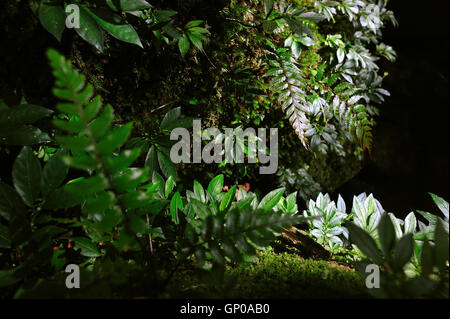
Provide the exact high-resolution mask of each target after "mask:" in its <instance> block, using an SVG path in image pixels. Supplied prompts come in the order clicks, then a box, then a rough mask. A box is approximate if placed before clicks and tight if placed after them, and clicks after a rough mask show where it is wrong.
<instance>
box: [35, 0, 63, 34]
mask: <svg viewBox="0 0 450 319" xmlns="http://www.w3.org/2000/svg"><path fill="white" fill-rule="evenodd" d="M51 2H52V1H51V0H44V1H41V5H40V6H39V21H41V24H42V26H43V27H44V28H45V30H47V31H48V32H50V33H51V34H52V35H53V36H54V37H55V38H56V39H57V40H58V41H59V42H61V37H62V33H63V31H64V29H65V27H66V14H65V12H64V9H63V7H62V6H60V5H57V4H56V5H55V4H53V5H50V3H51Z"/></svg>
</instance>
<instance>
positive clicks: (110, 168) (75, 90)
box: [48, 50, 152, 214]
mask: <svg viewBox="0 0 450 319" xmlns="http://www.w3.org/2000/svg"><path fill="white" fill-rule="evenodd" d="M48 58H49V60H50V65H51V67H52V69H53V74H54V76H55V78H56V83H55V85H56V87H55V89H54V90H53V93H54V94H55V96H57V97H58V98H60V99H62V100H64V103H59V104H58V105H57V109H58V111H60V112H61V113H62V114H64V115H65V116H66V118H67V119H68V120H54V125H55V126H56V127H57V128H59V130H60V131H61V132H58V133H57V134H56V136H55V140H56V141H57V142H58V143H60V144H61V145H62V146H63V147H64V148H66V149H68V150H70V152H71V155H70V156H69V155H68V156H65V157H64V161H65V162H66V163H67V164H68V165H70V166H72V167H74V168H78V169H82V170H85V171H87V172H88V173H89V174H90V175H92V177H90V178H86V179H84V180H82V181H80V182H77V183H73V184H69V185H67V190H70V191H71V192H72V193H73V194H74V195H77V196H78V195H81V194H83V196H85V197H86V205H84V208H83V212H85V213H97V214H102V213H105V212H107V211H109V210H117V209H120V210H122V209H125V210H126V209H136V208H139V207H143V206H145V205H148V204H149V203H150V202H151V200H152V197H151V195H150V194H148V193H146V192H144V191H141V190H139V189H138V188H137V186H138V185H139V184H142V183H144V182H146V181H147V180H148V179H149V176H148V175H149V174H148V168H145V169H133V170H130V169H129V168H128V167H129V165H131V164H132V163H133V162H134V161H135V160H136V159H137V157H138V156H139V153H140V149H133V150H126V151H123V152H120V151H118V149H119V148H120V147H122V146H123V145H124V144H125V142H126V141H127V139H128V137H129V135H130V133H131V130H132V125H131V123H129V124H125V125H122V126H119V127H113V119H114V109H113V108H112V106H111V105H106V106H105V107H103V105H102V102H101V98H100V97H99V96H97V97H94V88H93V87H92V85H90V84H89V83H87V84H86V79H85V77H84V76H83V75H82V74H79V72H78V71H77V70H76V69H74V68H73V66H72V65H71V63H70V61H68V60H66V59H65V58H64V57H63V56H62V55H61V54H59V53H58V52H56V51H55V50H49V51H48ZM63 132H64V133H63ZM86 190H88V191H86ZM105 193H106V194H109V195H108V196H107V198H104V197H102V196H101V195H102V194H105Z"/></svg>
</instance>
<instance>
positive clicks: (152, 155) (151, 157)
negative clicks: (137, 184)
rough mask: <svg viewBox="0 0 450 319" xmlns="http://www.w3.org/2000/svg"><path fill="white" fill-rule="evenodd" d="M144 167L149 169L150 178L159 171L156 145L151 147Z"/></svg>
mask: <svg viewBox="0 0 450 319" xmlns="http://www.w3.org/2000/svg"><path fill="white" fill-rule="evenodd" d="M144 165H145V167H148V169H149V174H150V176H153V172H155V171H157V170H158V155H157V153H156V148H155V146H154V145H152V147H150V149H149V151H148V153H147V157H146V158H145V164H144Z"/></svg>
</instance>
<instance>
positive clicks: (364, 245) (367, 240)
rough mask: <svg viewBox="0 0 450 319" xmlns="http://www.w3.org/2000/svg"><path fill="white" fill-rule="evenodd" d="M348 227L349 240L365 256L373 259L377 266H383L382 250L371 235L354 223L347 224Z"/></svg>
mask: <svg viewBox="0 0 450 319" xmlns="http://www.w3.org/2000/svg"><path fill="white" fill-rule="evenodd" d="M346 227H347V228H348V230H349V238H350V241H351V242H352V243H354V244H355V245H356V246H357V247H358V249H359V250H360V251H361V252H362V253H363V254H365V255H366V256H367V257H369V258H370V259H372V260H373V261H374V262H375V263H376V264H378V265H381V264H383V257H382V255H381V252H380V250H379V249H378V247H377V244H376V243H375V240H373V238H372V237H370V235H369V234H368V233H367V232H365V231H364V230H363V229H361V228H360V227H358V226H356V225H355V224H353V223H351V222H350V223H347V224H346Z"/></svg>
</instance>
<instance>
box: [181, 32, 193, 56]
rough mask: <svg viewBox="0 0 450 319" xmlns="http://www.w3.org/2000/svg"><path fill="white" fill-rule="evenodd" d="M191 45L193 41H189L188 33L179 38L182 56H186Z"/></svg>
mask: <svg viewBox="0 0 450 319" xmlns="http://www.w3.org/2000/svg"><path fill="white" fill-rule="evenodd" d="M190 47H191V43H190V42H189V38H188V36H187V35H186V34H183V36H182V37H180V38H179V39H178V48H179V49H180V53H181V56H182V57H183V58H184V57H185V56H186V54H187V53H188V51H189V48H190Z"/></svg>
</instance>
